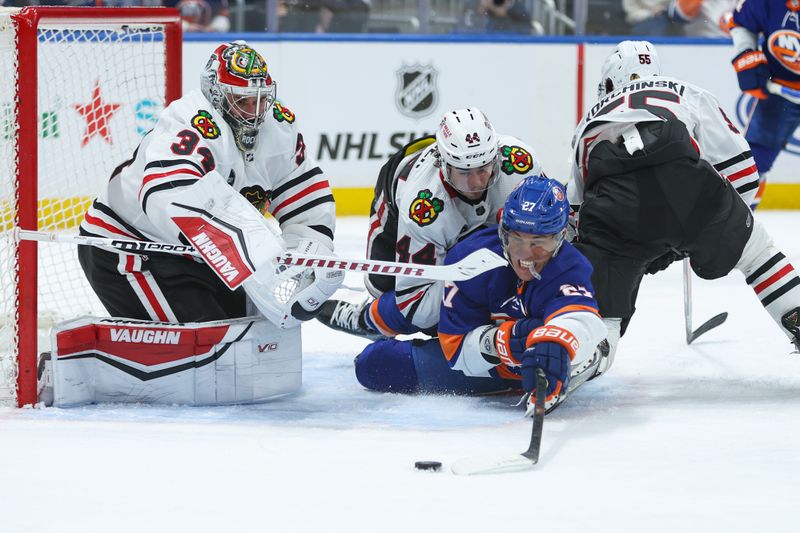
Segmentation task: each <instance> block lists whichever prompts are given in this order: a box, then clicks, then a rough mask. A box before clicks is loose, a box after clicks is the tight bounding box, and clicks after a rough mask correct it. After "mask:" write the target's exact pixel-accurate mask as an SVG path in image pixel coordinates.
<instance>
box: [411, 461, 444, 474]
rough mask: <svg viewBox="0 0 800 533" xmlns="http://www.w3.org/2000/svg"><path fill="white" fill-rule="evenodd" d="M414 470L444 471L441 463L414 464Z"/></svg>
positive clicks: (421, 462)
mask: <svg viewBox="0 0 800 533" xmlns="http://www.w3.org/2000/svg"><path fill="white" fill-rule="evenodd" d="M414 468H416V469H417V470H430V471H432V472H438V471H439V470H441V469H442V463H440V462H439V461H417V462H416V463H414Z"/></svg>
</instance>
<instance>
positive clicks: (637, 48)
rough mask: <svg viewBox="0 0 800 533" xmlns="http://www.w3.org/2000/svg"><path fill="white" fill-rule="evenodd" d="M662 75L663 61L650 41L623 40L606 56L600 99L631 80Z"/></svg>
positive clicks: (598, 94)
mask: <svg viewBox="0 0 800 533" xmlns="http://www.w3.org/2000/svg"><path fill="white" fill-rule="evenodd" d="M660 75H661V61H660V60H659V59H658V52H656V48H655V46H653V44H652V43H650V42H649V41H622V42H621V43H619V44H618V45H617V46H616V48H614V50H613V51H612V52H611V54H609V56H608V57H606V60H605V61H604V62H603V67H602V69H601V71H600V85H599V86H598V87H597V97H598V99H600V98H602V97H604V96H605V95H607V94H609V93H611V92H613V91H615V90H617V89H619V88H620V87H622V86H623V85H625V84H626V83H628V82H629V81H631V80H636V79H639V78H647V77H649V76H660Z"/></svg>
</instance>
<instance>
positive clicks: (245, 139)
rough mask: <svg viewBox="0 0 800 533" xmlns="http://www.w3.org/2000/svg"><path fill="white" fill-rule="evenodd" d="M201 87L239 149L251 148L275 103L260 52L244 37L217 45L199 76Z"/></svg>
mask: <svg viewBox="0 0 800 533" xmlns="http://www.w3.org/2000/svg"><path fill="white" fill-rule="evenodd" d="M200 89H201V90H202V91H203V95H204V96H205V97H206V99H208V101H209V102H211V105H213V106H214V108H215V109H217V110H218V111H220V112H221V113H222V116H223V117H224V118H225V122H227V123H228V125H229V126H230V127H231V128H232V129H233V136H234V138H235V139H236V145H237V146H238V147H239V149H240V150H242V151H243V152H246V151H250V150H252V149H253V148H254V147H255V144H256V138H257V136H258V128H259V126H261V124H263V122H264V118H265V117H266V115H267V112H268V111H269V109H270V108H271V107H272V104H273V103H275V92H276V87H275V82H274V81H272V76H270V74H269V71H268V70H267V63H266V61H264V58H263V57H261V54H259V53H258V52H256V51H255V50H253V49H252V48H251V47H250V46H249V45H248V44H247V43H245V42H244V41H234V42H232V43H226V44H222V45H220V46H218V47H217V49H216V50H214V53H213V54H211V57H210V58H209V60H208V63H207V64H206V68H205V70H204V71H203V75H202V76H201V78H200Z"/></svg>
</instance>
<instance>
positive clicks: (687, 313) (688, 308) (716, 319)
mask: <svg viewBox="0 0 800 533" xmlns="http://www.w3.org/2000/svg"><path fill="white" fill-rule="evenodd" d="M683 318H684V324H685V326H686V344H692V342H693V341H694V340H695V339H697V337H699V336H700V335H702V334H703V333H706V332H707V331H710V330H712V329H714V328H715V327H717V326H720V325H722V323H723V322H725V320H727V318H728V313H727V312H725V313H720V314H718V315H716V316H713V317H711V318H710V319H708V320H706V321H705V322H704V323H703V325H701V326H700V327H699V328H697V329H695V330H693V329H692V269H691V267H690V265H689V259H688V258H687V259H684V260H683Z"/></svg>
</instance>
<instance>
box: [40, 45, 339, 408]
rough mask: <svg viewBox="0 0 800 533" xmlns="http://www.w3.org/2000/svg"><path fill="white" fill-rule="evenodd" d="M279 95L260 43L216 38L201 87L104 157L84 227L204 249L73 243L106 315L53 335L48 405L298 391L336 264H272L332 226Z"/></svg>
mask: <svg viewBox="0 0 800 533" xmlns="http://www.w3.org/2000/svg"><path fill="white" fill-rule="evenodd" d="M275 96H276V85H275V82H273V80H272V77H271V76H270V73H269V71H268V69H267V64H266V62H265V61H264V58H263V57H262V56H261V55H260V54H258V53H257V52H256V51H255V50H253V49H252V48H251V47H249V46H248V45H247V44H246V43H244V42H242V41H236V42H234V43H228V44H223V45H220V46H219V47H218V48H217V49H216V50H215V51H214V53H213V54H212V55H211V58H210V59H209V61H208V64H207V65H206V67H205V69H204V71H203V73H202V75H201V89H200V90H195V91H192V92H190V93H189V94H187V95H185V96H184V97H182V98H181V99H179V100H176V101H175V102H172V103H171V104H170V105H169V106H168V107H167V108H166V109H164V110H163V112H162V113H161V115H160V116H159V120H158V122H157V124H156V125H155V127H154V128H153V130H152V131H150V132H149V133H148V134H147V135H145V136H144V138H143V139H142V142H141V144H140V145H139V147H138V148H137V149H136V151H135V152H134V153H133V155H132V157H131V158H130V159H129V160H128V161H125V162H123V163H121V164H120V165H119V166H118V167H117V168H116V169H115V171H114V173H113V175H112V176H111V179H110V181H109V184H108V186H107V188H106V190H104V191H103V192H102V193H101V194H100V195H99V196H98V198H97V199H96V200H95V201H94V203H93V204H92V206H91V208H90V209H89V211H88V212H87V213H86V216H85V219H84V221H83V223H82V224H81V228H80V229H81V233H82V234H83V235H91V236H100V237H111V238H124V239H130V240H138V241H155V242H164V243H174V244H192V245H194V247H195V248H196V249H197V250H198V251H199V252H200V253H201V255H203V259H202V260H200V259H194V258H191V257H182V256H174V255H166V254H163V255H162V254H158V253H153V254H147V255H144V254H136V253H125V252H120V251H107V250H104V249H100V248H96V247H89V246H82V247H80V248H79V252H78V253H79V259H80V262H81V266H82V267H83V270H84V272H85V273H86V277H87V279H88V280H89V283H90V284H91V286H92V288H93V289H94V291H95V292H96V293H97V295H98V297H99V298H100V301H101V302H102V303H103V305H104V306H105V307H106V309H107V310H108V312H109V314H110V315H111V316H112V317H114V318H113V319H110V320H93V319H80V320H79V321H77V322H76V323H74V324H62V325H61V326H60V328H58V329H57V331H56V332H55V334H54V347H55V348H56V353H57V355H56V354H54V356H53V357H54V359H53V362H54V363H55V364H54V366H55V368H54V369H53V377H54V378H55V402H56V404H57V405H67V404H75V403H81V402H87V401H142V402H162V403H185V404H194V403H203V404H216V403H236V402H251V401H259V400H263V399H266V398H269V397H272V396H275V395H278V394H285V393H287V392H291V391H293V390H296V389H297V388H299V386H300V358H301V350H300V328H299V325H300V323H301V321H304V320H308V319H310V318H312V317H313V316H314V315H315V313H316V312H318V311H319V308H320V306H321V305H322V303H323V302H324V301H325V300H327V299H328V298H329V297H330V296H331V295H332V294H333V293H334V292H335V291H336V289H337V288H338V287H339V285H340V284H341V282H342V279H343V272H341V271H323V270H321V269H313V268H305V267H288V268H287V267H283V266H282V267H280V268H278V267H276V266H275V265H274V264H273V262H272V259H273V258H274V257H275V256H277V255H279V254H281V253H283V252H284V251H291V250H296V251H299V252H303V253H309V254H316V255H332V251H333V233H334V227H335V225H336V218H335V207H334V202H333V196H332V195H331V191H330V188H329V186H328V181H327V179H326V178H325V175H324V174H323V172H322V170H321V169H320V168H319V167H318V166H317V164H316V162H315V161H314V160H313V159H312V158H311V157H310V155H309V154H308V153H307V151H306V146H305V143H304V141H303V136H302V135H301V133H300V132H299V130H298V128H297V125H296V124H295V120H296V117H295V115H294V113H292V112H291V111H290V110H289V109H288V108H287V107H285V106H283V105H282V104H281V103H280V102H278V101H277V100H276V99H275ZM264 212H269V213H270V214H271V215H272V216H273V217H275V219H276V220H277V222H278V224H279V225H280V229H281V234H280V235H278V234H276V233H275V232H273V231H272V229H271V228H270V227H269V226H268V224H267V221H266V219H265V218H264V215H263V214H262V213H264ZM249 304H254V307H253V306H251V305H249ZM254 315H263V316H261V317H256V318H243V317H248V316H250V317H252V316H254ZM264 317H266V319H265V318H264ZM125 319H136V320H137V321H141V322H130V321H126V320H125ZM150 321H158V322H150ZM208 321H213V322H208ZM175 323H191V324H185V325H184V324H177V325H176V324H175ZM198 323H199V324H198Z"/></svg>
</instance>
